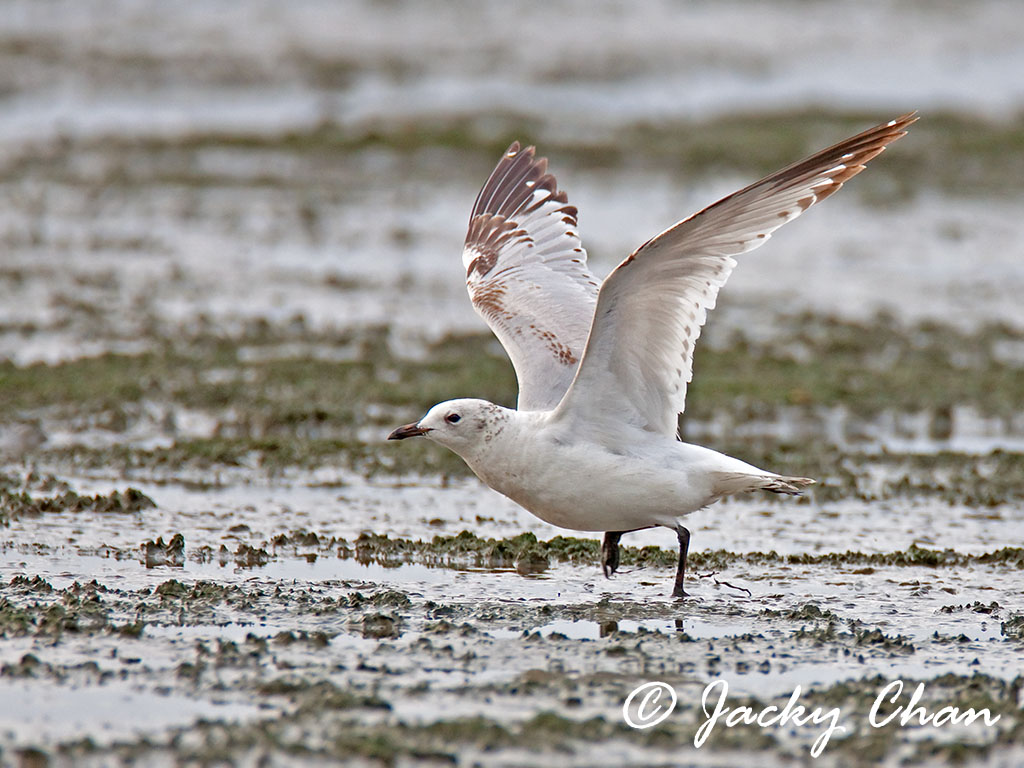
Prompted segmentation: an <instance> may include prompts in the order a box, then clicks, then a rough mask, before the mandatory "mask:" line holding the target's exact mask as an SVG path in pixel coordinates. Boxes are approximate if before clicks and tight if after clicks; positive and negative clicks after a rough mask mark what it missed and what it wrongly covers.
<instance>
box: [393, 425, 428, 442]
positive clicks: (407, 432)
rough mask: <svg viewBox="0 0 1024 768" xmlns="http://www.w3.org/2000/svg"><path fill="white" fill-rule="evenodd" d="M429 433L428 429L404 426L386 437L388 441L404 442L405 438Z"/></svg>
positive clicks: (417, 426)
mask: <svg viewBox="0 0 1024 768" xmlns="http://www.w3.org/2000/svg"><path fill="white" fill-rule="evenodd" d="M429 431H430V430H429V429H423V428H422V427H421V426H419V425H418V424H406V425H404V426H401V427H399V428H398V429H396V430H395V431H394V432H392V433H391V434H390V435H388V440H405V438H407V437H419V436H420V435H425V434H427V432H429Z"/></svg>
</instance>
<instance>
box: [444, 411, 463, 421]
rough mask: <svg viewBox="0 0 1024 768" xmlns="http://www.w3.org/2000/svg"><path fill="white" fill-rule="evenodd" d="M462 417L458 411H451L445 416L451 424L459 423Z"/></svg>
mask: <svg viewBox="0 0 1024 768" xmlns="http://www.w3.org/2000/svg"><path fill="white" fill-rule="evenodd" d="M461 419H462V417H461V416H459V414H457V413H449V414H448V415H447V416H445V417H444V420H445V421H447V422H448V423H449V424H458V423H459V421H460V420H461Z"/></svg>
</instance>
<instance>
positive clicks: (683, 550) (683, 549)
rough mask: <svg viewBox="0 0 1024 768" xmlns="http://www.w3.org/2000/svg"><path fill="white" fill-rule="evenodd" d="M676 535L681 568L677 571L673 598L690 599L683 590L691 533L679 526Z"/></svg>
mask: <svg viewBox="0 0 1024 768" xmlns="http://www.w3.org/2000/svg"><path fill="white" fill-rule="evenodd" d="M676 535H677V536H678V537H679V567H678V568H677V569H676V588H675V589H673V590H672V597H689V595H687V594H686V590H684V589H683V579H684V578H685V577H686V554H687V553H688V552H689V551H690V532H689V531H688V530H687V529H686V528H683V526H681V525H677V526H676Z"/></svg>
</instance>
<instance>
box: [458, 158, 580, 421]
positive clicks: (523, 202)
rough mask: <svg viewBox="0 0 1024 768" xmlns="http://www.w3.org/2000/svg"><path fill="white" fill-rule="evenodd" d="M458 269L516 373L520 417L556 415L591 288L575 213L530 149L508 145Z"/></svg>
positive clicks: (484, 192) (576, 354) (575, 360)
mask: <svg viewBox="0 0 1024 768" xmlns="http://www.w3.org/2000/svg"><path fill="white" fill-rule="evenodd" d="M462 262H463V265H464V266H465V268H466V287H467V288H468V289H469V297H470V299H472V301H473V307H474V308H475V309H476V311H477V312H478V313H479V314H480V316H481V317H483V319H484V320H486V321H487V324H488V325H489V326H490V327H491V330H492V331H494V335H495V336H497V337H498V340H499V341H500V342H501V345H502V346H503V347H504V348H505V351H506V352H507V353H508V356H509V358H511V360H512V365H513V366H514V367H515V370H516V378H517V379H518V381H519V403H518V408H519V409H520V410H524V411H534V410H551V409H553V408H554V407H555V406H556V405H558V403H559V401H560V400H561V399H562V396H563V395H564V394H565V391H566V390H567V389H568V388H569V384H570V383H572V380H573V376H575V375H576V368H577V366H578V364H579V361H580V358H581V357H582V356H583V347H584V346H585V345H586V341H587V335H588V334H589V332H590V324H591V322H592V320H593V318H594V307H595V305H596V304H597V290H598V282H597V280H596V279H595V278H594V276H593V275H592V274H591V273H590V270H589V269H587V254H586V251H584V250H583V246H582V244H581V243H580V238H579V235H578V234H577V233H576V209H575V208H574V207H573V206H571V205H569V204H568V199H567V198H566V195H565V192H562V191H560V190H559V189H558V183H557V182H556V181H555V177H554V176H552V175H551V174H550V173H548V172H547V160H546V159H545V158H542V157H541V158H538V157H535V155H534V149H533V147H528V148H526V149H524V150H521V149H520V147H519V143H518V142H516V143H514V144H512V146H511V147H509V148H508V150H507V151H506V152H505V155H504V156H503V157H502V158H501V161H500V162H499V163H498V165H497V167H495V169H494V171H493V172H492V173H491V176H490V178H489V179H488V180H487V183H486V184H484V186H483V189H481V190H480V194H479V195H478V196H477V198H476V203H475V204H474V205H473V214H472V216H471V217H470V220H469V232H468V233H467V235H466V245H465V249H464V250H463V253H462Z"/></svg>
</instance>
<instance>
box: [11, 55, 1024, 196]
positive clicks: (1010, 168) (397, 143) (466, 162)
mask: <svg viewBox="0 0 1024 768" xmlns="http://www.w3.org/2000/svg"><path fill="white" fill-rule="evenodd" d="M351 66H352V65H351V64H346V65H344V66H342V67H341V69H340V71H341V72H344V73H345V74H344V75H343V76H342V78H343V80H347V79H348V78H350V77H351V76H352V74H351V73H352V70H351ZM317 71H320V68H319V67H318V68H317ZM331 71H332V72H333V71H335V68H334V67H333V66H332V67H331ZM889 116H890V117H894V116H895V115H889ZM882 117H885V115H880V114H879V113H878V112H877V111H872V112H864V111H851V110H829V109H826V108H822V107H820V106H819V107H815V108H814V109H813V110H807V109H794V110H782V111H779V112H775V111H773V112H771V113H767V114H766V113H760V112H757V113H751V114H742V113H740V114H729V115H726V116H720V117H711V118H708V119H705V120H688V119H675V120H666V119H659V120H658V121H656V122H651V121H645V120H638V121H635V122H632V123H627V124H626V125H623V126H621V127H620V128H618V129H617V130H614V131H605V132H598V133H592V132H589V131H584V132H580V131H569V132H565V131H561V132H559V131H554V132H552V131H550V130H547V129H546V127H545V126H544V125H543V124H541V123H538V121H537V120H536V119H535V118H534V117H532V116H529V115H525V114H520V113H517V112H515V111H505V112H499V113H492V112H490V111H488V113H487V114H486V115H464V114H452V115H427V116H419V117H418V118H416V119H414V120H401V121H390V122H388V121H374V120H371V121H358V122H357V123H354V124H339V123H336V122H334V121H331V120H327V121H323V122H320V123H317V124H315V125H311V126H309V127H308V128H305V129H301V130H292V129H289V130H285V131H281V132H273V131H271V132H265V131H256V132H245V131H241V132H237V131H236V132H230V133H225V132H219V131H218V132H213V133H205V132H202V131H197V132H191V133H188V134H186V135H184V136H168V137H144V138H128V137H103V138H102V139H87V140H69V141H67V142H64V143H62V144H60V145H56V146H55V145H45V146H46V150H45V153H42V154H38V155H36V154H33V153H31V152H26V153H25V154H24V155H23V156H21V157H19V158H18V160H17V161H16V162H15V164H14V165H13V166H12V168H11V169H10V170H9V172H11V173H15V172H16V170H15V169H18V170H20V171H21V172H22V173H24V172H27V171H28V170H29V169H31V170H32V171H33V173H35V174H43V175H44V176H47V177H49V178H52V179H56V180H60V181H63V182H65V183H66V182H69V181H80V183H87V184H99V185H102V186H121V187H127V188H135V187H139V186H148V185H154V184H171V185H174V186H177V187H184V188H203V187H210V186H216V187H225V188H232V187H235V186H238V185H240V184H245V185H246V186H247V187H252V186H255V185H259V186H263V187H272V188H275V187H276V188H290V187H293V186H294V185H295V183H296V182H295V179H294V178H292V176H291V174H282V173H274V172H268V171H263V172H259V173H255V172H254V173H253V174H252V175H244V176H241V177H240V176H238V175H237V174H223V173H216V172H211V171H210V170H209V168H208V164H206V163H203V162H200V157H201V156H203V155H204V153H209V152H211V151H233V152H244V153H245V154H246V155H248V156H251V157H253V158H256V159H258V158H259V157H260V156H262V155H264V154H266V155H271V156H273V157H275V158H278V157H279V156H280V155H281V154H282V153H284V154H286V155H289V156H293V157H296V158H314V159H315V160H316V161H317V162H319V163H321V164H325V165H337V164H342V165H344V164H346V163H347V162H349V160H350V159H351V158H357V157H361V156H363V155H364V154H365V153H367V152H374V153H380V152H384V153H388V154H390V155H394V156H399V157H401V156H407V155H412V154H414V153H419V152H424V151H429V152H430V153H437V152H446V153H448V154H449V155H450V156H451V157H452V158H453V160H455V159H457V161H458V162H457V163H453V165H456V166H457V167H470V168H473V167H476V168H479V169H481V170H480V172H481V173H486V171H487V170H488V169H489V168H490V167H491V165H493V162H494V158H496V157H499V156H500V155H501V153H502V152H503V151H504V150H505V148H506V147H507V146H508V139H507V138H506V137H510V136H511V137H516V138H518V139H519V140H520V141H522V142H524V143H526V144H531V143H532V144H536V145H537V146H539V147H541V149H542V150H543V154H545V155H547V156H548V157H550V158H551V159H552V160H556V161H557V162H558V164H559V167H563V168H571V167H572V166H579V167H586V168H590V169H593V168H602V167H603V168H613V167H622V166H626V167H631V168H635V167H637V166H640V167H643V166H645V165H646V166H648V167H652V168H653V167H657V168H664V167H665V166H666V164H668V165H670V166H671V167H672V168H673V170H674V172H677V173H679V174H680V175H682V176H684V177H691V178H692V177H698V178H699V177H701V176H705V175H710V174H714V173H718V174H721V173H723V172H727V171H741V172H746V173H750V174H752V175H754V174H761V173H765V172H768V171H772V170H775V169H777V168H781V167H783V166H785V165H788V164H789V163H792V162H793V161H795V160H797V159H799V158H801V157H803V156H805V155H808V154H810V153H811V152H813V151H816V150H818V149H821V148H822V147H824V146H828V145H830V144H832V143H834V142H835V141H837V140H838V139H840V138H841V137H843V136H848V135H851V134H853V133H855V132H858V131H861V130H864V129H865V128H867V127H869V126H871V125H874V124H876V123H877V122H879V120H880V119H881V118H882ZM567 136H571V141H567V140H566V137H567ZM640 148H642V151H638V150H639V149H640ZM82 152H89V153H100V154H101V155H103V156H104V157H105V158H107V160H106V162H105V163H104V165H103V168H104V169H105V170H104V175H103V176H101V177H99V178H97V177H96V175H95V172H93V173H91V174H90V175H89V176H88V177H87V178H82V179H80V180H79V179H77V178H76V177H75V175H74V170H73V169H75V168H76V166H75V164H74V163H71V162H69V160H68V157H69V156H70V155H71V154H72V153H82ZM935 157H943V158H944V159H945V160H946V162H943V163H935V162H933V159H934V158H935ZM154 158H158V159H159V160H160V162H153V159H154ZM143 159H144V160H145V162H142V160H143ZM270 166H271V167H273V166H274V164H273V163H271V164H270ZM285 167H290V166H287V165H286V166H285ZM1021 178H1024V130H1022V129H1021V126H1020V121H1013V120H1010V121H996V120H986V119H984V118H982V117H978V116H975V115H968V114H962V113H956V112H948V111H947V112H943V111H933V112H929V113H928V114H927V115H925V116H923V118H922V119H921V120H920V121H919V122H917V123H915V124H914V126H913V127H912V128H911V135H910V137H909V138H908V139H907V140H904V141H902V142H900V144H899V145H898V148H897V149H895V150H894V151H892V152H891V154H890V153H887V154H886V158H885V162H884V163H878V164H877V165H876V166H873V167H872V172H871V174H870V175H868V177H866V178H865V179H864V181H863V182H859V183H858V187H857V188H858V189H860V190H861V194H863V195H867V196H869V199H871V197H870V195H871V193H872V192H874V191H876V190H884V191H885V194H886V198H887V199H890V200H891V198H892V194H893V189H895V190H896V191H898V192H900V193H902V194H903V195H905V196H911V195H913V194H915V193H916V192H917V191H919V190H921V189H927V188H930V187H931V188H938V189H941V190H943V191H946V192H951V193H955V194H961V195H963V194H969V193H974V194H978V193H991V192H997V193H1001V194H1004V193H1006V191H1007V190H1015V189H1020V179H1021ZM302 179H303V184H304V186H303V191H305V192H307V193H308V191H309V187H310V186H311V185H312V186H313V187H314V188H319V186H320V185H322V184H323V180H322V179H320V178H318V177H317V176H315V175H314V176H313V178H309V175H307V176H304V177H302ZM876 194H877V192H876Z"/></svg>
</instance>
